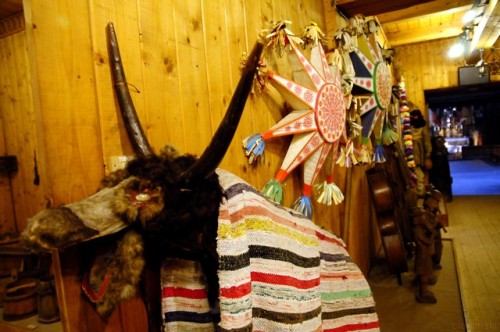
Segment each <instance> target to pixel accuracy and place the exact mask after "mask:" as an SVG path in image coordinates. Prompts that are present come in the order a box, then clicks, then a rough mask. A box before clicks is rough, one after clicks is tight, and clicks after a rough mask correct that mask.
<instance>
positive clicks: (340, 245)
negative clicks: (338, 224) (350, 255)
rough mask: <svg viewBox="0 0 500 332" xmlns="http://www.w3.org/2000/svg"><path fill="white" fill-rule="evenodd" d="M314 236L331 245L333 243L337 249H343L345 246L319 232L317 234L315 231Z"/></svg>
mask: <svg viewBox="0 0 500 332" xmlns="http://www.w3.org/2000/svg"><path fill="white" fill-rule="evenodd" d="M316 236H317V237H318V239H320V240H323V241H327V242H331V243H334V244H336V245H338V246H339V247H342V248H345V247H346V246H345V244H343V243H342V242H340V241H339V240H337V239H335V238H333V237H330V236H326V235H325V234H323V233H321V232H318V231H316Z"/></svg>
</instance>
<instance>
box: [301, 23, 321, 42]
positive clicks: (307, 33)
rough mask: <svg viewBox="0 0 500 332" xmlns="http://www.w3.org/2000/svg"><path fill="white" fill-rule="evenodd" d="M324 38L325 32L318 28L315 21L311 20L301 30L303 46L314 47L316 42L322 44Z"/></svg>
mask: <svg viewBox="0 0 500 332" xmlns="http://www.w3.org/2000/svg"><path fill="white" fill-rule="evenodd" d="M324 38H325V34H324V33H323V31H321V29H320V28H319V26H318V24H317V23H316V22H313V21H311V24H309V25H307V26H306V27H305V28H304V31H303V32H302V40H303V41H304V48H306V47H307V46H311V47H314V46H316V45H318V43H320V44H322V43H323V40H324Z"/></svg>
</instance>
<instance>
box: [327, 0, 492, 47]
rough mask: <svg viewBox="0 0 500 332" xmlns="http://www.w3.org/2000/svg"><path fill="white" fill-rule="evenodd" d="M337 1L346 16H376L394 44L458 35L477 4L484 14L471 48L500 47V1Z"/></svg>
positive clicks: (478, 23) (478, 24)
mask: <svg viewBox="0 0 500 332" xmlns="http://www.w3.org/2000/svg"><path fill="white" fill-rule="evenodd" d="M336 4H337V9H338V10H339V11H340V12H341V13H343V14H344V15H345V16H346V17H351V16H353V15H356V14H362V15H364V16H376V17H377V18H378V20H379V22H380V23H381V24H382V28H383V31H384V33H385V35H386V37H387V39H388V41H389V43H390V45H391V47H394V46H398V45H404V44H411V43H418V42H424V41H430V40H434V39H440V38H451V37H458V35H459V34H461V33H462V32H463V30H462V28H463V27H464V26H465V23H463V22H462V18H463V16H464V14H465V13H466V12H467V11H468V10H469V9H471V8H472V7H473V5H474V8H476V9H477V10H479V12H480V13H483V14H482V15H481V16H480V17H477V18H476V19H475V20H474V25H475V26H474V38H473V40H472V42H471V48H472V49H474V48H475V49H479V48H484V49H488V48H492V47H494V45H495V47H500V45H498V37H499V35H500V5H498V0H489V1H488V0H434V1H432V0H420V1H418V0H337V1H336ZM495 43H496V44H495Z"/></svg>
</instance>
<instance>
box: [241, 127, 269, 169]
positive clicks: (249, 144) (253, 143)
mask: <svg viewBox="0 0 500 332" xmlns="http://www.w3.org/2000/svg"><path fill="white" fill-rule="evenodd" d="M265 147H266V142H265V141H264V139H263V138H262V135H261V134H254V135H250V136H248V137H247V138H245V139H244V140H243V148H244V149H245V155H246V157H247V158H248V163H249V164H253V163H254V162H255V161H256V160H257V159H258V158H259V157H260V156H262V154H263V153H264V149H265Z"/></svg>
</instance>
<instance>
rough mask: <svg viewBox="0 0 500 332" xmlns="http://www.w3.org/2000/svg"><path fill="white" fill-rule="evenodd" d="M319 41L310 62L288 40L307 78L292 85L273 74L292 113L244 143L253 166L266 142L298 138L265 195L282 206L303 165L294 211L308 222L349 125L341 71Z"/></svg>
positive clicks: (298, 77) (301, 76)
mask: <svg viewBox="0 0 500 332" xmlns="http://www.w3.org/2000/svg"><path fill="white" fill-rule="evenodd" d="M316 29H317V26H313V27H310V30H309V31H310V32H311V31H314V30H316ZM315 34H316V37H318V34H317V33H315ZM286 36H289V35H288V34H287V35H286ZM311 39H314V38H311ZM318 41H319V39H316V42H315V43H313V46H312V48H311V57H310V60H308V59H307V58H306V57H305V56H304V54H303V53H302V52H301V51H300V50H299V48H298V47H297V45H296V44H298V43H296V42H288V43H287V42H286V40H285V44H286V45H289V46H290V49H291V52H293V53H292V54H291V55H293V56H295V57H296V58H297V59H298V63H299V64H300V66H301V67H302V72H303V73H299V74H298V75H296V76H294V78H295V80H290V79H288V78H285V77H282V76H280V75H279V74H277V73H274V72H273V71H272V70H269V71H268V79H269V82H270V83H271V85H272V86H273V87H274V88H276V89H277V91H278V92H279V93H280V94H281V95H282V96H283V98H284V99H285V101H286V102H287V103H288V104H289V105H290V106H291V108H292V111H291V112H290V113H289V114H287V115H286V116H285V117H284V118H283V119H281V120H280V121H279V122H278V123H277V124H275V125H274V126H273V127H271V128H270V129H269V130H267V131H265V132H263V133H259V134H254V135H251V136H249V137H247V138H246V139H245V140H244V141H243V145H244V149H245V153H246V154H247V157H248V160H249V162H255V160H257V159H258V158H259V156H261V155H262V153H263V152H264V149H265V141H266V140H269V139H272V138H274V137H280V136H289V135H293V138H292V141H291V143H290V146H289V147H288V150H287V153H286V155H285V158H284V160H283V162H282V165H281V167H280V170H279V171H278V172H277V174H276V175H275V177H274V179H272V180H271V181H269V183H268V184H267V185H266V186H265V187H264V189H263V193H264V194H265V195H266V196H268V197H269V198H271V199H274V200H275V201H276V202H278V203H280V202H281V199H282V183H283V181H284V180H285V179H286V178H287V176H288V175H289V174H290V173H291V172H292V171H293V170H294V169H295V168H297V167H298V166H299V165H303V187H302V196H301V197H299V198H298V199H297V200H296V201H295V203H294V204H293V206H294V208H295V209H296V210H298V211H300V212H301V213H303V214H305V215H306V216H308V217H311V215H312V205H311V194H312V192H311V191H312V186H313V184H314V182H315V180H316V177H317V176H318V174H319V172H320V170H321V169H322V167H323V165H324V163H325V161H326V159H327V157H328V156H329V154H331V153H333V152H334V151H333V150H336V149H337V148H338V141H339V139H340V138H341V136H342V135H345V121H346V118H345V107H344V95H343V93H342V81H341V76H340V71H339V69H338V68H334V69H333V70H331V69H330V67H329V66H328V63H327V60H326V56H325V53H324V51H323V47H322V45H321V43H319V42H318ZM291 55H289V57H290V56H291Z"/></svg>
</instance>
